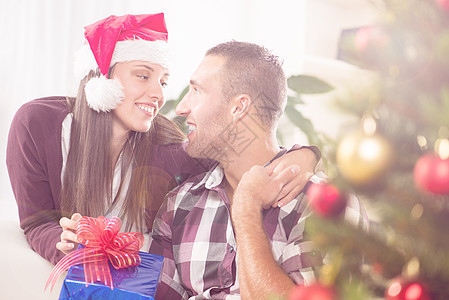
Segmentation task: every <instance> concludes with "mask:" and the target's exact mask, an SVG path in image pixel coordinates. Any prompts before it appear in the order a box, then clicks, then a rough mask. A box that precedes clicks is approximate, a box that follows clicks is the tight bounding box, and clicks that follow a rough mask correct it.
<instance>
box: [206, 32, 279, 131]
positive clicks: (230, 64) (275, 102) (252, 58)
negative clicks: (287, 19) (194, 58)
mask: <svg viewBox="0 0 449 300" xmlns="http://www.w3.org/2000/svg"><path fill="white" fill-rule="evenodd" d="M208 55H215V56H222V57H225V58H226V62H225V64H224V68H223V70H222V71H221V74H220V81H221V85H222V93H223V96H224V97H225V99H230V98H232V97H235V96H237V95H241V94H247V95H249V96H250V97H251V99H252V101H253V105H254V108H255V112H256V113H257V116H258V117H259V119H260V121H261V122H262V125H263V126H265V127H267V128H270V129H272V128H274V126H275V125H276V124H277V122H278V120H279V118H280V117H281V116H282V113H283V111H284V109H285V105H286V96H287V80H286V77H285V73H284V70H283V69H282V61H281V60H280V59H279V57H277V56H275V55H273V54H272V53H271V52H270V51H268V50H267V49H266V48H265V47H262V46H259V45H256V44H253V43H247V42H238V41H230V42H226V43H222V44H219V45H217V46H215V47H213V48H211V49H209V50H208V51H207V52H206V56H208Z"/></svg>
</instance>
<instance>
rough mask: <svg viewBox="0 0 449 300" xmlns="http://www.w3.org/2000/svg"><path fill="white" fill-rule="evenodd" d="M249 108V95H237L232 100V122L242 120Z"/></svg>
mask: <svg viewBox="0 0 449 300" xmlns="http://www.w3.org/2000/svg"><path fill="white" fill-rule="evenodd" d="M250 106H251V98H250V96H249V95H246V94H243V95H238V96H236V97H234V98H233V99H232V106H231V114H232V119H233V121H234V122H235V121H237V120H240V119H242V118H243V117H244V116H245V115H246V114H247V113H248V112H249V109H250Z"/></svg>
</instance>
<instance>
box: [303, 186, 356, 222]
mask: <svg viewBox="0 0 449 300" xmlns="http://www.w3.org/2000/svg"><path fill="white" fill-rule="evenodd" d="M307 197H308V198H309V201H310V206H311V207H312V210H313V211H314V212H315V213H317V214H318V215H320V216H322V217H325V218H328V217H336V216H338V215H339V214H340V213H341V212H342V211H343V210H344V209H345V207H346V202H347V199H346V196H345V195H343V194H342V193H341V192H340V191H339V190H338V189H337V188H336V187H335V186H333V185H331V184H328V183H320V184H317V183H313V184H312V185H311V186H309V188H308V190H307Z"/></svg>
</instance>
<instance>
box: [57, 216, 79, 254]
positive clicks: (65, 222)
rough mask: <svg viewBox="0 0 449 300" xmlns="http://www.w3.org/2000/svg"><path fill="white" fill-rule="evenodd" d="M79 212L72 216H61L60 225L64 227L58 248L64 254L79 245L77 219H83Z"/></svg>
mask: <svg viewBox="0 0 449 300" xmlns="http://www.w3.org/2000/svg"><path fill="white" fill-rule="evenodd" d="M81 217H82V216H81V215H80V214H79V213H74V214H73V215H72V217H71V218H70V219H69V218H66V217H64V218H61V220H59V225H61V227H62V233H61V241H60V242H58V243H57V244H56V248H57V249H58V250H60V251H62V252H63V253H64V254H69V253H70V252H72V251H73V250H75V249H76V248H77V247H78V239H77V236H76V233H75V231H76V221H78V220H79V219H81Z"/></svg>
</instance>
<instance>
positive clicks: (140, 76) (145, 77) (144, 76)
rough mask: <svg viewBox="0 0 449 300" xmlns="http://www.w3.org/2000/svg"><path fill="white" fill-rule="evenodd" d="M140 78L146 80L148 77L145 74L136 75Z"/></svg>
mask: <svg viewBox="0 0 449 300" xmlns="http://www.w3.org/2000/svg"><path fill="white" fill-rule="evenodd" d="M137 77H139V78H140V79H143V80H147V79H148V78H149V77H148V76H146V75H137Z"/></svg>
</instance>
